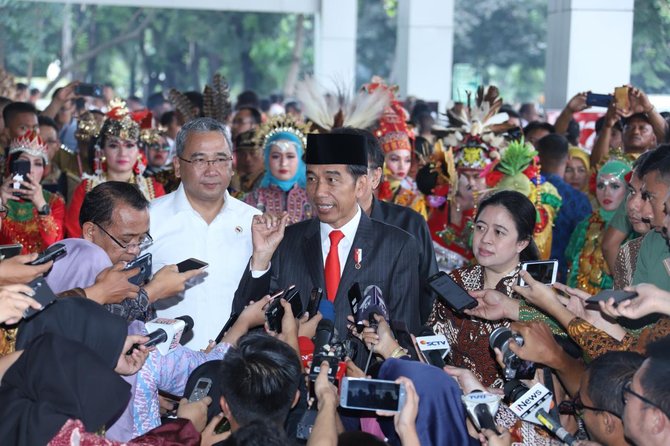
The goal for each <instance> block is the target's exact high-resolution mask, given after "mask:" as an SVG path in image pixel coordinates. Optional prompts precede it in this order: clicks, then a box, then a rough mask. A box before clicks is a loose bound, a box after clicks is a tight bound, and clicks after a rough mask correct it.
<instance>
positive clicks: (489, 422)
mask: <svg viewBox="0 0 670 446" xmlns="http://www.w3.org/2000/svg"><path fill="white" fill-rule="evenodd" d="M461 400H463V404H465V409H466V410H467V412H468V415H469V416H470V419H471V420H472V422H473V423H474V424H475V427H476V428H477V430H482V429H491V430H492V431H494V432H496V433H499V432H498V428H497V427H496V423H495V421H493V417H495V414H496V413H497V412H498V407H500V396H498V395H494V394H492V393H487V392H482V391H481V390H475V391H474V392H471V393H468V394H467V395H463V396H462V397H461Z"/></svg>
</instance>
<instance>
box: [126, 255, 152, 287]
mask: <svg viewBox="0 0 670 446" xmlns="http://www.w3.org/2000/svg"><path fill="white" fill-rule="evenodd" d="M135 268H139V269H140V272H139V273H137V274H135V275H134V276H133V277H131V278H130V279H128V282H130V283H132V284H133V285H137V286H140V285H142V284H144V283H145V282H146V281H147V280H149V276H151V253H146V254H143V255H141V256H139V257H138V258H136V259H135V260H131V261H130V262H128V263H127V264H126V267H125V268H123V270H124V271H128V270H130V269H135Z"/></svg>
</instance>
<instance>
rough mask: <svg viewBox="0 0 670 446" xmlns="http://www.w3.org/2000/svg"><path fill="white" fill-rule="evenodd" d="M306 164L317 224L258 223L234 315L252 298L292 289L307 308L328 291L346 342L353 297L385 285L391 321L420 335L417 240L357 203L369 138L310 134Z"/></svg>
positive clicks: (260, 219) (263, 219)
mask: <svg viewBox="0 0 670 446" xmlns="http://www.w3.org/2000/svg"><path fill="white" fill-rule="evenodd" d="M305 161H306V164H307V187H306V191H307V195H308V197H309V199H310V201H311V202H312V204H313V206H314V209H315V210H316V214H317V217H316V218H314V219H312V220H307V221H304V222H301V223H297V224H294V225H292V226H289V227H288V228H286V223H287V220H288V216H287V215H283V216H282V217H277V216H272V215H269V214H265V215H263V216H256V217H255V218H254V222H253V224H252V239H253V255H252V257H251V259H250V261H249V268H248V269H247V272H246V273H245V274H244V276H243V277H242V280H241V281H240V287H239V288H238V291H237V293H235V299H234V301H233V311H235V312H237V313H239V312H240V311H241V310H242V308H243V307H244V305H245V304H246V303H247V302H248V301H249V300H250V299H258V298H259V297H260V296H263V295H264V294H267V293H268V291H269V290H276V289H279V288H285V287H287V286H289V285H291V284H295V285H296V287H297V288H298V290H299V291H300V297H301V299H302V303H303V308H306V305H307V301H308V299H309V296H310V293H311V290H312V288H314V287H321V288H322V289H323V290H324V297H323V299H324V300H325V299H328V300H329V301H331V302H333V305H334V308H335V328H336V329H337V330H338V332H339V333H340V338H343V337H344V333H346V330H347V316H348V315H350V314H351V307H350V304H349V300H348V297H347V294H348V291H349V288H350V287H351V286H352V285H353V284H354V283H359V285H360V287H361V289H362V290H365V288H366V287H368V286H369V285H377V286H378V287H379V288H380V289H381V291H382V293H383V297H384V301H385V302H386V305H387V306H388V310H389V313H390V317H391V319H393V320H398V321H404V322H405V323H406V324H407V326H408V328H409V329H410V330H411V331H413V330H416V329H418V328H419V326H420V320H419V319H420V316H419V278H418V269H417V267H416V265H417V264H418V262H419V251H418V247H417V244H416V241H415V240H414V238H413V237H412V236H410V235H409V234H408V233H406V232H405V231H403V230H401V229H398V228H396V227H394V226H390V225H387V224H385V223H382V222H379V221H376V220H371V219H370V218H368V216H367V215H365V213H363V212H362V211H361V209H360V206H359V205H358V202H357V200H358V199H360V198H361V197H362V196H363V194H364V192H365V190H366V188H367V187H368V186H367V181H368V175H367V172H368V170H367V154H366V149H365V138H364V137H362V136H360V135H343V134H310V135H308V139H307V150H306V160H305ZM284 229H286V230H285V231H284ZM331 233H332V234H331ZM331 245H334V246H333V249H332V250H331Z"/></svg>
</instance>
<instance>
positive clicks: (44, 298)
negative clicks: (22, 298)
mask: <svg viewBox="0 0 670 446" xmlns="http://www.w3.org/2000/svg"><path fill="white" fill-rule="evenodd" d="M28 286H29V287H30V288H32V289H33V291H34V292H35V295H34V296H32V297H33V299H35V300H36V301H37V302H39V303H41V304H42V309H41V310H36V309H34V308H32V307H29V308H28V309H27V310H26V311H24V312H23V318H24V319H28V318H30V317H32V316H34V315H35V314H37V313H39V312H40V311H42V310H44V309H45V308H46V307H47V306H49V305H51V304H52V303H54V302H55V301H56V295H55V294H54V292H53V291H52V290H51V288H49V285H47V282H46V280H44V278H43V277H38V278H37V279H35V280H33V281H32V282H30V283H29V284H28Z"/></svg>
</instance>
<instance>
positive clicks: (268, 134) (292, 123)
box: [254, 114, 310, 149]
mask: <svg viewBox="0 0 670 446" xmlns="http://www.w3.org/2000/svg"><path fill="white" fill-rule="evenodd" d="M286 133H288V134H291V135H293V136H295V137H296V138H297V139H298V140H300V142H302V147H303V149H304V148H305V147H306V146H307V134H308V133H310V128H309V124H302V123H300V122H298V121H296V119H295V118H294V117H293V116H291V115H285V114H282V115H275V116H273V117H272V118H271V119H269V120H268V121H266V122H264V123H263V124H261V126H260V127H259V128H258V130H257V131H256V136H255V137H254V144H255V146H256V148H258V149H264V148H265V146H266V144H267V143H268V142H270V141H272V140H273V139H277V138H275V136H277V135H281V134H286Z"/></svg>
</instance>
